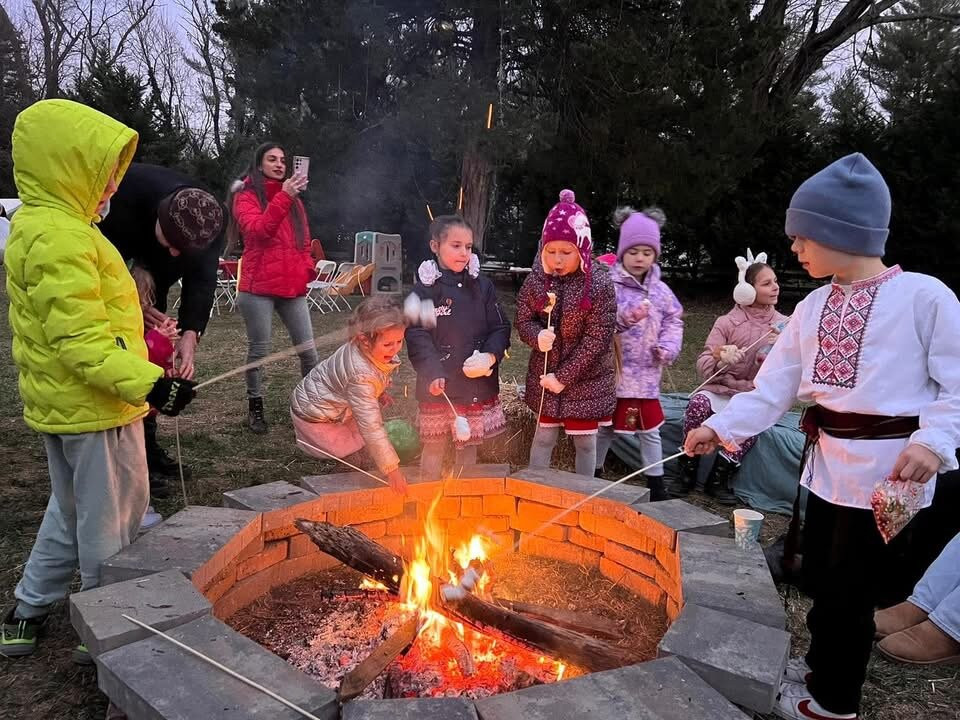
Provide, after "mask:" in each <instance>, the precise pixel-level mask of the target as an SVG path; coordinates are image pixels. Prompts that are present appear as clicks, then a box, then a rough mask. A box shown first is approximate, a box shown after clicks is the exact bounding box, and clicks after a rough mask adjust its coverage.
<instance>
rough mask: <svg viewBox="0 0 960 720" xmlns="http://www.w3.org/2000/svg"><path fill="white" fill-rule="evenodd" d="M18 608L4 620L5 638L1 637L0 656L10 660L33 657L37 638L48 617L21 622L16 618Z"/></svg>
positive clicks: (12, 610)
mask: <svg viewBox="0 0 960 720" xmlns="http://www.w3.org/2000/svg"><path fill="white" fill-rule="evenodd" d="M15 611H16V608H11V610H10V612H8V613H7V614H6V616H5V617H4V618H3V636H2V637H0V655H3V656H4V657H9V658H16V657H25V656H27V655H32V654H33V651H34V650H36V649H37V636H38V635H39V634H40V628H41V627H43V623H44V622H45V621H46V619H47V618H46V616H43V617H39V618H31V619H30V620H21V619H19V618H17V617H14V612H15Z"/></svg>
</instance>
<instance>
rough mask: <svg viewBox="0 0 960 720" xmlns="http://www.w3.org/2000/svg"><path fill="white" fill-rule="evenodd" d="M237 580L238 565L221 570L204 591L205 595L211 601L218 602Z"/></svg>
mask: <svg viewBox="0 0 960 720" xmlns="http://www.w3.org/2000/svg"><path fill="white" fill-rule="evenodd" d="M236 582H237V566H236V565H232V566H230V568H229V569H228V570H225V571H223V572H221V573H220V574H219V575H218V576H217V577H216V578H214V580H213V582H211V583H210V584H209V585H208V586H207V588H206V590H204V591H203V596H204V597H205V598H206V599H207V600H209V601H210V602H211V603H215V602H217V601H218V600H219V599H220V598H222V597H223V596H224V595H226V594H227V592H228V591H229V590H230V589H231V588H232V587H233V586H234V585H235V584H236Z"/></svg>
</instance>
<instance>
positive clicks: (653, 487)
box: [644, 475, 670, 502]
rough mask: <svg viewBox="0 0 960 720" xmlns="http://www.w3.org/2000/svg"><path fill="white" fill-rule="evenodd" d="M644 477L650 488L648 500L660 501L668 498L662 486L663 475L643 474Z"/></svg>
mask: <svg viewBox="0 0 960 720" xmlns="http://www.w3.org/2000/svg"><path fill="white" fill-rule="evenodd" d="M644 477H645V478H646V479H647V487H648V488H649V489H650V502H660V501H661V500H669V499H670V496H669V495H667V491H666V489H664V487H663V475H658V476H657V477H651V476H649V475H645V476H644Z"/></svg>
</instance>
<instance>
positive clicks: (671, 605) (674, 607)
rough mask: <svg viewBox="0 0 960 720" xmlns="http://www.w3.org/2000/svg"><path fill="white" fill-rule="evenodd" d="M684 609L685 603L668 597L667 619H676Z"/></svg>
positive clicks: (671, 620)
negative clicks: (679, 602)
mask: <svg viewBox="0 0 960 720" xmlns="http://www.w3.org/2000/svg"><path fill="white" fill-rule="evenodd" d="M682 609H683V605H680V604H678V603H676V602H674V601H673V599H672V598H667V620H669V621H670V622H673V621H674V620H676V619H677V616H678V615H680V611H681V610H682Z"/></svg>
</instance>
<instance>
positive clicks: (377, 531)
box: [353, 520, 387, 540]
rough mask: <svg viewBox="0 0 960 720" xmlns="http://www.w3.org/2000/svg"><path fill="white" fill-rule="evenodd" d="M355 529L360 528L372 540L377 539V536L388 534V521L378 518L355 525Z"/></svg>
mask: <svg viewBox="0 0 960 720" xmlns="http://www.w3.org/2000/svg"><path fill="white" fill-rule="evenodd" d="M353 529H354V530H359V531H360V532H362V533H363V534H364V535H366V536H367V537H368V538H370V539H371V540H376V539H377V538H382V537H383V536H384V535H386V534H387V523H385V522H384V521H383V520H378V521H376V522H368V523H361V524H359V525H354V526H353Z"/></svg>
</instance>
